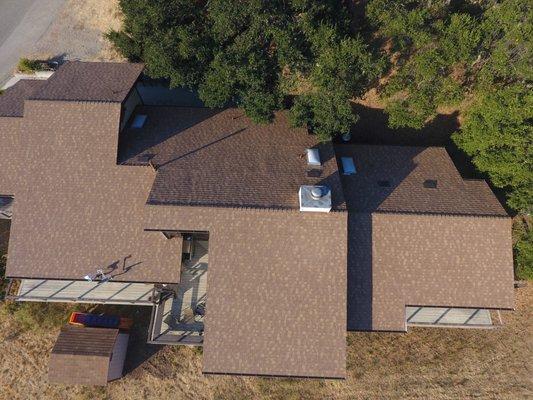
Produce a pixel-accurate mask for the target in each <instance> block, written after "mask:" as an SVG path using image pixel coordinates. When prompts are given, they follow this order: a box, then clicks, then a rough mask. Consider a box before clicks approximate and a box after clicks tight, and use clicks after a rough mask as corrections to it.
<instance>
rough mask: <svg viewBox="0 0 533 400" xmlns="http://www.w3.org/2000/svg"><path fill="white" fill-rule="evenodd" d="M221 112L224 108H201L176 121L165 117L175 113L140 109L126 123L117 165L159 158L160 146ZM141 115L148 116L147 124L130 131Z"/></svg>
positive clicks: (121, 136) (155, 109)
mask: <svg viewBox="0 0 533 400" xmlns="http://www.w3.org/2000/svg"><path fill="white" fill-rule="evenodd" d="M222 111H223V110H222V109H207V108H198V109H197V112H191V113H188V114H187V115H186V116H184V118H180V119H175V118H172V117H168V116H167V115H164V114H165V113H169V112H170V113H172V112H171V111H169V109H168V108H164V107H157V106H137V107H136V108H135V111H134V112H133V113H132V115H131V117H130V121H128V123H127V124H126V128H125V129H124V130H123V131H122V132H121V133H120V135H119V142H118V157H117V160H118V163H119V164H129V165H139V164H146V162H145V161H141V157H142V156H143V155H145V156H146V155H148V156H150V155H151V156H153V157H155V156H157V154H158V152H159V151H158V145H160V144H161V143H163V142H165V141H166V140H168V139H170V138H171V137H173V136H175V135H179V134H180V133H182V132H184V131H186V130H188V129H190V128H191V127H193V126H195V125H197V124H200V123H202V122H203V121H205V120H207V119H210V118H212V117H214V116H215V115H216V114H218V113H220V112H222ZM138 114H146V115H147V116H148V118H147V120H146V123H145V125H144V126H143V127H142V128H140V129H133V128H130V125H131V120H132V119H133V118H135V116H136V115H138Z"/></svg>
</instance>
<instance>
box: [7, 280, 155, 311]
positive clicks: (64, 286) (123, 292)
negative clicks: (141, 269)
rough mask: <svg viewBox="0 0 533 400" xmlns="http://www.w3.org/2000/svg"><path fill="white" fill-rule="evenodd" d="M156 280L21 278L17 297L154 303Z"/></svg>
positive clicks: (52, 300) (128, 303)
mask: <svg viewBox="0 0 533 400" xmlns="http://www.w3.org/2000/svg"><path fill="white" fill-rule="evenodd" d="M153 293H154V284H149V283H137V282H88V281H68V280H49V279H22V280H21V281H20V286H19V287H18V290H17V294H16V295H14V296H10V298H11V299H13V300H16V301H45V302H50V301H51V302H76V303H99V304H125V305H137V306H152V305H153V302H152V296H153Z"/></svg>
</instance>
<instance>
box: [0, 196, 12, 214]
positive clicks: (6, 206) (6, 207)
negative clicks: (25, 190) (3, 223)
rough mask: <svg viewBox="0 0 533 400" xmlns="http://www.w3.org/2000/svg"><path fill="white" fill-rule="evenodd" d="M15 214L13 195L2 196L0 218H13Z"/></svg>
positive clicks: (0, 197)
mask: <svg viewBox="0 0 533 400" xmlns="http://www.w3.org/2000/svg"><path fill="white" fill-rule="evenodd" d="M12 216H13V197H11V196H0V219H11V217H12Z"/></svg>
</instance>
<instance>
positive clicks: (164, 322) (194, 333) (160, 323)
mask: <svg viewBox="0 0 533 400" xmlns="http://www.w3.org/2000/svg"><path fill="white" fill-rule="evenodd" d="M208 259H209V255H208V243H207V242H205V241H198V242H196V249H195V256H194V258H193V259H192V260H191V261H187V262H184V263H183V265H182V270H181V278H180V283H179V285H178V287H177V295H176V297H175V298H172V297H171V298H169V299H167V300H165V301H164V302H163V303H161V304H160V305H158V306H157V307H156V308H155V309H154V314H153V318H154V321H153V330H152V342H153V343H165V344H189V345H201V344H202V342H203V330H204V317H203V316H200V315H194V310H195V309H196V306H197V305H198V304H199V303H202V302H203V303H205V301H206V296H207V266H208Z"/></svg>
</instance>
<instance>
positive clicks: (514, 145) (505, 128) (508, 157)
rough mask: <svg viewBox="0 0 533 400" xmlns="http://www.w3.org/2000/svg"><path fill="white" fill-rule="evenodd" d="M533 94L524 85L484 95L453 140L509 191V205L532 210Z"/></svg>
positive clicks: (475, 162)
mask: <svg viewBox="0 0 533 400" xmlns="http://www.w3.org/2000/svg"><path fill="white" fill-rule="evenodd" d="M532 121H533V93H532V92H531V90H529V89H528V88H527V87H524V86H523V85H519V84H514V85H512V86H508V87H504V88H498V89H496V90H493V91H491V92H487V93H486V94H484V95H483V96H482V97H481V98H480V99H479V100H478V101H477V103H476V104H475V105H474V106H473V107H472V108H471V109H470V110H469V111H468V113H467V114H466V117H465V122H464V124H463V126H462V128H461V130H460V131H459V132H457V133H455V134H454V135H453V140H454V141H455V142H456V143H457V145H458V146H459V147H460V148H461V149H463V150H464V151H465V152H466V153H467V154H468V155H470V156H471V157H472V161H473V163H474V165H475V166H476V167H477V168H478V169H479V170H480V171H482V172H485V173H487V174H488V175H489V177H490V179H491V181H492V183H493V184H494V185H495V186H497V187H500V188H505V189H507V191H508V193H509V194H508V204H509V206H511V207H512V208H514V209H515V210H518V211H522V212H524V213H531V211H532V202H533V154H532V152H531V151H532V146H533V126H532Z"/></svg>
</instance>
